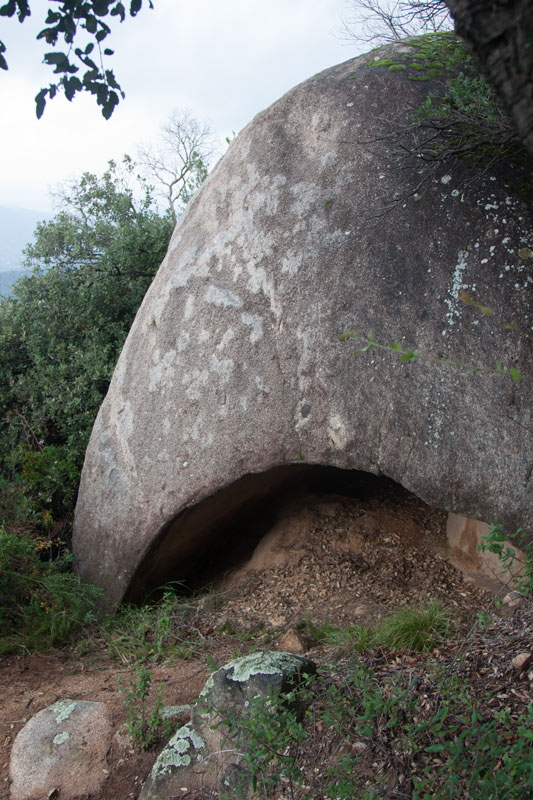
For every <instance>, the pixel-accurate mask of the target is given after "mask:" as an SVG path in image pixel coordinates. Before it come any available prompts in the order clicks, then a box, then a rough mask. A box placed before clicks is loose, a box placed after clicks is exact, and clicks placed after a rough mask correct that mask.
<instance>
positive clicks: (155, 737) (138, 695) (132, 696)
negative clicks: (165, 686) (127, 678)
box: [117, 664, 172, 750]
mask: <svg viewBox="0 0 533 800" xmlns="http://www.w3.org/2000/svg"><path fill="white" fill-rule="evenodd" d="M135 675H136V679H135V681H133V682H130V684H129V686H124V684H123V682H122V680H121V678H120V677H119V678H117V681H118V683H119V691H120V693H121V694H122V697H123V699H124V705H125V706H126V727H127V729H128V733H129V735H130V737H131V740H132V741H133V742H134V743H135V744H137V745H138V746H139V747H141V748H142V749H143V750H148V749H149V748H150V747H151V746H152V745H154V744H155V743H156V742H158V741H159V740H160V739H162V738H164V737H166V736H167V737H168V736H170V734H171V732H172V723H171V722H170V721H169V720H165V719H164V717H163V715H162V711H163V700H162V689H161V687H159V690H158V692H157V694H156V697H155V700H154V702H153V703H152V706H151V707H150V708H149V706H148V697H149V694H150V688H151V684H152V676H151V674H150V671H149V670H148V669H147V668H146V667H145V666H144V665H143V664H137V666H136V667H135Z"/></svg>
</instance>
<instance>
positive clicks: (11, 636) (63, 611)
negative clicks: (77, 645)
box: [0, 528, 101, 653]
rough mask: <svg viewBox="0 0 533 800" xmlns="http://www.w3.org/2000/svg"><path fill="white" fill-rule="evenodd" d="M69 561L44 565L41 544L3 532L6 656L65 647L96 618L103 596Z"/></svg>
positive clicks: (0, 565) (0, 587)
mask: <svg viewBox="0 0 533 800" xmlns="http://www.w3.org/2000/svg"><path fill="white" fill-rule="evenodd" d="M68 567H69V564H68V559H67V558H65V557H63V559H62V560H61V561H55V562H52V561H47V562H43V561H42V560H41V558H40V554H39V548H38V544H37V543H36V542H35V541H33V540H32V539H30V538H29V537H28V536H26V535H19V534H15V533H8V532H7V531H6V530H5V529H4V528H0V636H1V638H0V653H6V652H15V651H17V650H20V649H24V650H34V649H43V648H45V649H46V648H50V647H54V646H56V645H59V644H62V643H64V642H65V641H67V640H68V639H69V638H70V637H72V636H73V634H74V633H75V632H78V631H79V630H80V629H81V628H82V627H83V626H84V625H87V624H88V623H90V622H91V621H93V620H94V619H95V617H96V608H97V603H98V600H99V598H100V597H101V591H100V590H99V589H96V588H95V587H93V586H89V585H87V584H83V583H82V582H81V581H80V580H79V579H78V578H77V577H76V576H75V575H73V574H72V573H71V572H65V571H64V570H65V569H68Z"/></svg>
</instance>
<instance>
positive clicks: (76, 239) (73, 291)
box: [0, 157, 174, 530]
mask: <svg viewBox="0 0 533 800" xmlns="http://www.w3.org/2000/svg"><path fill="white" fill-rule="evenodd" d="M56 201H57V203H58V213H57V214H56V216H55V217H54V218H53V219H52V220H50V221H48V222H42V223H40V224H39V225H38V226H37V229H36V232H35V234H34V241H33V242H32V244H30V245H29V246H28V247H27V248H26V251H25V255H26V262H25V263H26V266H27V267H28V268H29V269H31V270H32V271H31V273H30V274H28V275H27V276H25V277H23V278H21V279H20V280H19V281H17V282H16V284H15V285H14V287H13V296H12V297H6V298H2V299H1V300H0V361H1V363H2V371H1V374H0V517H2V518H3V519H4V520H6V521H8V523H7V522H6V524H9V525H10V526H11V527H13V526H14V527H17V526H19V527H20V528H21V529H22V530H28V529H29V530H33V529H39V528H43V526H44V528H46V527H47V526H49V527H50V528H51V529H53V528H54V525H55V524H56V523H57V522H58V521H60V520H64V519H65V518H67V517H68V516H69V515H70V513H71V511H72V509H73V504H74V500H75V496H76V491H77V486H78V481H79V475H80V470H81V466H82V463H83V457H84V452H85V448H86V445H87V441H88V438H89V434H90V431H91V428H92V425H93V422H94V419H95V416H96V413H97V411H98V408H99V406H100V404H101V402H102V400H103V398H104V396H105V394H106V392H107V388H108V386H109V381H110V378H111V375H112V372H113V369H114V367H115V363H116V361H117V358H118V356H119V354H120V351H121V349H122V345H123V343H124V340H125V338H126V336H127V333H128V331H129V328H130V326H131V323H132V321H133V318H134V316H135V313H136V311H137V309H138V307H139V305H140V303H141V301H142V299H143V297H144V294H145V292H146V290H147V288H148V286H149V285H150V283H151V281H152V278H153V276H154V275H155V272H156V270H157V268H158V267H159V264H160V263H161V261H162V259H163V257H164V255H165V252H166V249H167V246H168V242H169V239H170V236H171V233H172V230H173V226H174V219H173V217H172V215H171V214H170V213H168V212H166V213H163V214H161V213H159V211H158V209H157V206H156V204H155V202H154V198H153V190H152V189H151V187H150V186H148V185H147V184H146V182H144V181H143V180H142V179H139V178H138V177H137V175H136V165H135V164H134V163H133V162H132V160H131V159H129V158H128V157H126V158H125V160H124V162H123V163H122V164H121V165H119V164H116V163H114V162H110V163H109V166H108V168H107V170H106V171H105V172H104V174H103V175H100V176H98V175H94V174H92V173H84V174H83V175H82V177H81V179H80V180H79V181H77V182H75V183H72V184H70V185H67V186H65V187H63V189H62V190H61V192H60V194H59V195H58V196H56Z"/></svg>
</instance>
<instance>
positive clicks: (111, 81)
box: [0, 0, 153, 119]
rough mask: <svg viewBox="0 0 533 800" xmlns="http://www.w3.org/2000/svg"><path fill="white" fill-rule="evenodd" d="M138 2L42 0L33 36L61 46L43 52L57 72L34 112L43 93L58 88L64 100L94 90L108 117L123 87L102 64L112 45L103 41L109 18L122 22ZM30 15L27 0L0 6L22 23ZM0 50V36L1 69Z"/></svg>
mask: <svg viewBox="0 0 533 800" xmlns="http://www.w3.org/2000/svg"><path fill="white" fill-rule="evenodd" d="M32 3H33V0H32ZM142 4H143V0H130V2H129V9H128V12H127V11H126V7H125V5H124V3H122V2H121V0H48V3H47V5H48V10H47V14H46V17H45V19H44V21H43V26H44V27H43V28H42V30H41V31H40V32H39V33H38V35H37V39H38V40H44V42H46V44H47V45H51V46H53V47H54V48H55V47H56V45H57V44H58V42H59V43H60V48H61V49H54V50H51V51H49V52H47V53H45V54H44V59H43V60H44V63H45V64H48V65H49V66H50V67H52V68H53V72H54V74H55V75H58V78H57V80H56V81H55V82H53V83H51V84H50V85H49V86H47V87H44V88H42V89H41V90H40V91H39V92H38V94H37V96H36V97H35V104H36V109H35V110H36V114H37V117H38V118H40V117H41V116H42V114H43V112H44V109H45V106H46V101H47V99H50V100H51V99H52V98H53V97H55V96H56V94H57V92H58V90H59V89H62V90H63V92H64V93H65V96H66V98H67V99H68V100H72V99H73V98H74V96H75V95H76V94H77V93H78V92H89V93H90V94H92V95H94V97H95V98H96V102H97V104H98V105H99V106H100V108H101V111H102V114H103V116H104V117H105V118H106V119H109V117H110V116H111V114H112V113H113V110H114V109H115V107H116V105H117V104H118V103H119V101H120V98H121V97H122V98H124V92H123V91H122V88H121V86H120V84H119V83H118V81H117V79H116V78H115V74H114V72H113V70H112V69H109V68H108V67H106V66H105V63H106V61H105V60H106V58H108V57H109V56H112V55H113V50H112V49H111V48H109V47H107V46H104V44H103V43H104V41H105V40H106V39H107V37H108V36H109V34H110V33H111V27H110V22H111V21H112V20H113V19H118V20H119V21H120V22H123V21H124V20H125V18H126V16H127V14H128V13H129V16H131V17H135V16H137V14H138V12H139V11H140V10H141V8H142ZM147 4H148V6H149V7H150V8H153V3H152V0H147ZM126 5H127V2H126ZM39 11H41V8H40V5H39ZM30 15H31V8H30V0H8V2H7V3H5V4H4V5H2V6H0V16H1V17H16V18H17V19H18V21H19V22H21V23H22V22H24V21H25V20H26V19H27V18H28V17H29V16H30ZM6 52H7V48H6V45H5V43H4V42H3V41H0V69H4V70H7V69H8V63H7V59H6Z"/></svg>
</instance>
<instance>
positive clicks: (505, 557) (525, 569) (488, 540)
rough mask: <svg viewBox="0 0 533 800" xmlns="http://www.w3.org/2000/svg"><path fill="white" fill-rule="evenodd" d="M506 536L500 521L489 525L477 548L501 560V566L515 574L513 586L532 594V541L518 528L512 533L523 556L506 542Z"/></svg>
mask: <svg viewBox="0 0 533 800" xmlns="http://www.w3.org/2000/svg"><path fill="white" fill-rule="evenodd" d="M506 538H509V537H506V535H505V533H504V530H503V526H502V524H501V522H496V523H494V524H492V525H489V533H488V534H487V536H483V538H482V540H481V542H480V543H479V549H480V550H481V551H482V552H483V551H485V550H488V551H489V553H494V554H495V555H497V556H498V558H499V559H500V561H501V564H502V567H504V568H505V569H506V570H508V571H509V573H510V574H515V575H516V577H515V578H514V579H513V587H514V588H515V589H517V590H518V591H520V592H523V593H524V594H533V541H528V539H527V535H526V532H525V531H524V530H522V528H519V529H518V530H517V531H516V533H514V534H513V539H514V540H515V541H516V542H517V547H518V548H519V549H520V550H521V551H522V553H523V554H524V557H522V556H519V555H518V553H517V551H516V550H515V549H514V548H513V547H510V546H509V545H508V544H507V543H506Z"/></svg>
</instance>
